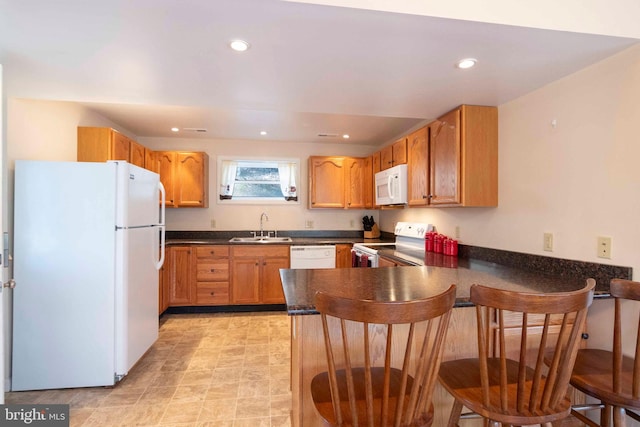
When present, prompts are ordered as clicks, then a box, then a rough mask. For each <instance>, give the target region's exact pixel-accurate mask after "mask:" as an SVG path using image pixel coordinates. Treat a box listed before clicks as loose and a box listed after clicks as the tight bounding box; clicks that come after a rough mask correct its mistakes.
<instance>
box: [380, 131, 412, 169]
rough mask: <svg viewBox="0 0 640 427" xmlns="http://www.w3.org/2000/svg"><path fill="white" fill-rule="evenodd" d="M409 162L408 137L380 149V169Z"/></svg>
mask: <svg viewBox="0 0 640 427" xmlns="http://www.w3.org/2000/svg"><path fill="white" fill-rule="evenodd" d="M406 163H407V138H406V137H403V138H400V139H399V140H397V141H396V142H394V143H393V144H391V145H387V146H386V147H384V148H383V149H382V150H380V169H381V170H385V169H389V168H390V167H392V166H397V165H403V164H406Z"/></svg>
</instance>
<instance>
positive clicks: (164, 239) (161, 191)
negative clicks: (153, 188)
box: [156, 181, 166, 270]
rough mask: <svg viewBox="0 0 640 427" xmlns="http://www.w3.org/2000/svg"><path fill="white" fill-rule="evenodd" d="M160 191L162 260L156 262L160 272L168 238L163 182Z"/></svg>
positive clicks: (159, 187) (160, 184)
mask: <svg viewBox="0 0 640 427" xmlns="http://www.w3.org/2000/svg"><path fill="white" fill-rule="evenodd" d="M158 191H159V192H160V195H161V197H162V203H161V204H160V259H159V260H158V262H156V270H160V268H162V265H163V264H164V246H165V241H166V237H165V230H166V228H165V224H164V218H165V217H164V215H165V211H164V209H165V206H164V205H165V199H166V192H165V189H164V185H162V182H160V181H158Z"/></svg>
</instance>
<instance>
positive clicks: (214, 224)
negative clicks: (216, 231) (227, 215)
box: [211, 218, 216, 228]
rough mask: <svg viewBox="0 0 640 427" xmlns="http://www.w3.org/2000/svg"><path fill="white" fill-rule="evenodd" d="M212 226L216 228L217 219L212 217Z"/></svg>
mask: <svg viewBox="0 0 640 427" xmlns="http://www.w3.org/2000/svg"><path fill="white" fill-rule="evenodd" d="M211 228H216V220H215V219H214V218H211Z"/></svg>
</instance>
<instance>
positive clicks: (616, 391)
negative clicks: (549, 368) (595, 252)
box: [571, 279, 640, 427]
mask: <svg viewBox="0 0 640 427" xmlns="http://www.w3.org/2000/svg"><path fill="white" fill-rule="evenodd" d="M610 292H611V296H613V297H614V298H615V300H614V301H615V302H614V304H615V309H614V313H615V314H614V323H613V350H612V351H608V350H600V349H591V348H586V349H581V350H579V351H578V356H577V358H576V364H575V366H574V368H573V374H572V376H571V385H572V386H574V387H575V388H577V389H578V390H580V391H582V392H583V393H586V394H588V395H589V396H592V397H594V398H596V399H598V400H599V401H600V402H601V405H596V406H595V407H597V408H600V407H602V411H601V413H600V424H597V423H595V422H593V421H591V420H590V419H588V418H587V417H586V416H584V415H583V414H582V413H581V412H578V411H577V410H575V409H574V410H572V411H571V413H572V415H573V416H575V417H576V418H578V419H580V420H581V421H582V422H584V423H585V424H587V425H590V426H598V425H601V426H611V412H612V410H613V425H614V426H616V427H620V426H626V425H627V424H626V416H627V415H629V416H630V417H632V418H633V419H635V420H636V421H640V416H638V414H637V413H635V412H633V411H631V409H635V410H640V328H639V329H638V331H636V330H635V328H637V327H638V326H639V322H638V321H636V322H635V324H630V325H629V328H631V326H633V328H632V331H633V332H634V333H635V354H634V357H629V356H625V355H623V354H622V348H623V345H622V344H623V339H622V337H623V332H624V331H623V329H622V317H623V313H626V312H630V311H632V310H637V308H638V304H634V303H631V302H630V301H629V300H632V301H640V282H632V281H631V280H622V279H613V280H611V286H610ZM625 300H627V301H625ZM623 306H624V310H623ZM633 312H634V313H637V311H633ZM628 336H634V334H628ZM593 408H594V406H591V407H589V406H588V405H585V406H584V407H582V408H581V409H593Z"/></svg>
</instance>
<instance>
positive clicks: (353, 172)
mask: <svg viewBox="0 0 640 427" xmlns="http://www.w3.org/2000/svg"><path fill="white" fill-rule="evenodd" d="M345 172H346V174H347V175H346V177H345V184H346V186H345V189H344V192H345V196H346V199H347V206H346V207H347V209H364V208H366V207H371V203H372V198H373V196H372V195H371V191H372V190H373V188H370V189H369V191H367V185H369V186H370V187H371V178H370V176H371V163H370V162H367V159H360V158H347V159H345ZM367 193H369V194H367ZM367 203H369V205H368V206H367Z"/></svg>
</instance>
